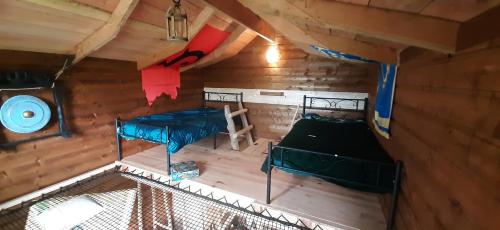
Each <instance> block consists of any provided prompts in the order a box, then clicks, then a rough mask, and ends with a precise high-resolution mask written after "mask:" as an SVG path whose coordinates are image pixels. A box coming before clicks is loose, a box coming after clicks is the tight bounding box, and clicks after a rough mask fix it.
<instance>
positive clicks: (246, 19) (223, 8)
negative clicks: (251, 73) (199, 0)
mask: <svg viewBox="0 0 500 230" xmlns="http://www.w3.org/2000/svg"><path fill="white" fill-rule="evenodd" d="M203 1H204V2H205V3H206V4H207V5H209V6H211V7H213V8H214V9H216V10H218V11H220V12H222V13H224V14H226V15H227V16H229V17H231V18H233V19H234V20H236V21H237V22H238V23H240V24H242V25H244V26H246V27H248V28H249V29H251V30H253V31H255V33H257V34H258V35H259V36H260V37H262V38H264V39H266V40H267V41H269V42H274V40H275V35H276V33H275V31H274V29H273V27H272V26H271V25H269V23H267V22H266V21H264V20H262V19H261V18H260V17H259V16H258V15H256V14H255V13H254V12H252V11H251V10H250V9H248V8H246V7H245V6H243V5H242V4H241V3H240V2H238V1H227V0H203Z"/></svg>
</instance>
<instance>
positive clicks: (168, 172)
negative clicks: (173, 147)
mask: <svg viewBox="0 0 500 230" xmlns="http://www.w3.org/2000/svg"><path fill="white" fill-rule="evenodd" d="M165 130H166V132H167V144H166V145H165V150H166V151H165V152H166V153H167V175H168V176H170V174H171V173H172V171H171V170H170V166H172V164H171V163H170V152H169V151H168V145H169V143H170V139H169V136H168V134H169V133H168V126H167V127H165Z"/></svg>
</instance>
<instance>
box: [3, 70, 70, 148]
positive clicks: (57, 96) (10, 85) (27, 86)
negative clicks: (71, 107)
mask: <svg viewBox="0 0 500 230" xmlns="http://www.w3.org/2000/svg"><path fill="white" fill-rule="evenodd" d="M0 75H1V76H0V77H2V78H4V77H5V78H6V79H7V82H6V83H2V84H0V91H4V90H5V91H17V90H19V91H22V90H43V89H50V90H51V91H52V96H53V99H54V103H55V105H56V112H57V121H58V123H59V124H58V128H59V130H58V131H57V132H54V133H49V134H46V135H43V136H37V137H31V138H25V139H20V140H14V141H10V142H6V143H0V149H9V148H13V147H15V146H17V145H19V144H23V143H27V142H32V141H37V140H43V139H47V138H50V137H58V136H61V137H63V138H70V137H71V132H70V131H69V129H68V127H67V125H66V122H65V121H64V112H63V105H62V104H63V103H62V95H61V94H62V87H61V85H59V84H58V83H57V81H55V80H52V79H50V78H49V77H48V76H46V75H45V74H40V73H31V72H26V71H15V72H12V73H4V74H0ZM8 79H12V80H11V81H12V82H11V81H9V80H8Z"/></svg>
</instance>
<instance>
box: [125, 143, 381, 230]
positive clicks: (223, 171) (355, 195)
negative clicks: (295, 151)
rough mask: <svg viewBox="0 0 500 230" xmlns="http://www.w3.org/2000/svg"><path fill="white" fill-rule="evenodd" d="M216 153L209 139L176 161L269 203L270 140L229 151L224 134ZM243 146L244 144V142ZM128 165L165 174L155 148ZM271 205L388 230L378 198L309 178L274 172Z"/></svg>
mask: <svg viewBox="0 0 500 230" xmlns="http://www.w3.org/2000/svg"><path fill="white" fill-rule="evenodd" d="M218 139H219V141H218V142H219V144H218V146H217V149H215V150H213V148H212V145H213V143H212V139H211V138H207V139H204V140H201V141H199V142H197V143H195V144H192V145H188V146H185V147H184V148H183V149H182V150H180V151H179V152H178V153H176V154H175V155H174V156H173V157H172V160H173V162H178V161H186V160H194V161H196V164H197V165H198V167H199V168H200V173H201V175H200V176H199V177H198V178H196V179H194V180H195V181H197V182H200V183H203V184H206V185H209V186H213V187H216V188H219V189H223V190H226V191H229V192H233V193H237V194H240V195H243V196H247V197H250V198H252V199H255V200H256V201H257V202H258V203H261V204H264V203H265V192H266V176H265V174H264V173H263V172H261V171H260V167H261V165H262V162H263V161H264V158H265V157H266V154H265V152H266V148H267V143H268V140H267V139H263V138H260V139H258V140H256V144H255V145H254V146H244V145H242V151H241V152H238V151H233V150H231V147H230V144H229V138H228V137H227V136H220V137H219V138H218ZM241 143H242V144H243V143H245V141H242V142H241ZM123 162H124V163H126V164H130V165H133V166H135V167H140V168H143V169H145V170H149V171H152V172H155V173H159V174H164V175H166V157H165V146H156V147H153V148H151V149H148V150H145V151H143V152H140V153H138V154H135V155H132V156H129V157H126V158H125V159H124V160H123ZM272 182H273V183H272V195H271V198H272V203H271V207H273V208H276V209H280V210H284V211H287V212H290V213H293V214H297V215H300V216H303V217H305V218H309V219H311V220H315V221H318V222H322V223H325V224H328V225H332V226H336V227H342V228H345V229H384V228H385V220H384V215H383V213H382V210H381V207H380V204H379V200H378V197H377V195H376V194H371V193H364V192H358V191H354V190H350V189H347V188H344V187H341V186H337V185H335V184H332V183H328V182H325V181H322V180H320V179H316V178H311V177H299V176H294V175H292V174H288V173H284V172H281V171H277V170H274V171H273V176H272Z"/></svg>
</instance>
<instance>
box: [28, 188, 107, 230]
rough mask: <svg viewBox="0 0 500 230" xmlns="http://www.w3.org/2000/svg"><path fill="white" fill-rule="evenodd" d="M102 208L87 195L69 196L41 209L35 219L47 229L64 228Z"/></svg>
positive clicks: (58, 229)
mask: <svg viewBox="0 0 500 230" xmlns="http://www.w3.org/2000/svg"><path fill="white" fill-rule="evenodd" d="M103 210H104V208H103V207H102V206H101V205H100V204H98V203H97V202H95V201H94V200H93V199H92V198H90V197H89V196H87V195H82V196H78V197H74V198H71V199H69V200H67V201H64V202H62V203H59V204H57V205H55V206H54V207H51V208H49V209H47V210H45V211H43V212H42V213H41V214H40V215H38V216H36V217H35V221H36V222H37V223H38V224H39V225H40V227H42V228H43V229H47V230H49V229H50V230H66V229H71V228H73V227H75V226H76V225H78V224H81V223H83V222H85V221H86V220H88V219H90V218H92V217H93V216H95V215H97V214H98V213H100V212H101V211H103Z"/></svg>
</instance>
